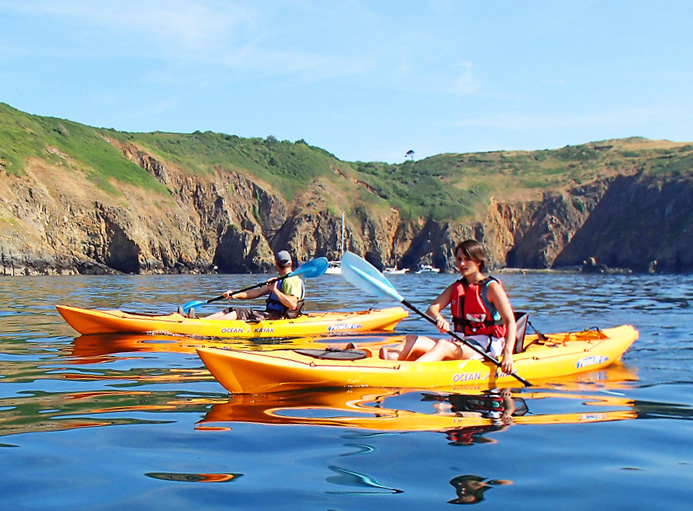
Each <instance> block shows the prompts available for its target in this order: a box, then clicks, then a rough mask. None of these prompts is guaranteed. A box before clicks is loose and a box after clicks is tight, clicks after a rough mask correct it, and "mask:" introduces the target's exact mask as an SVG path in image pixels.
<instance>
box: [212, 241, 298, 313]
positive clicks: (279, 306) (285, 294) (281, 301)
mask: <svg viewBox="0 0 693 511" xmlns="http://www.w3.org/2000/svg"><path fill="white" fill-rule="evenodd" d="M274 262H275V264H276V266H277V270H278V271H279V275H280V276H283V275H287V274H289V273H291V272H292V271H293V264H292V261H291V255H290V254H289V252H287V251H286V250H280V251H279V252H277V253H276V254H275V257H274ZM264 295H268V296H267V301H266V305H265V310H257V309H252V308H250V307H229V308H227V309H224V310H222V311H219V312H216V313H214V314H212V315H210V316H207V318H206V319H242V320H243V321H262V320H263V319H280V318H295V317H297V316H298V315H299V314H300V313H301V308H302V307H303V299H304V296H305V288H304V286H303V281H302V280H301V278H300V277H299V276H298V275H294V276H292V277H287V278H285V279H282V280H279V281H275V282H271V283H270V284H267V285H265V286H262V287H259V288H256V289H251V290H250V291H243V292H240V293H234V292H233V291H231V290H229V291H226V293H224V297H225V298H226V299H227V300H250V299H253V298H258V297H260V296H264Z"/></svg>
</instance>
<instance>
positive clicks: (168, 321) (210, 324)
mask: <svg viewBox="0 0 693 511" xmlns="http://www.w3.org/2000/svg"><path fill="white" fill-rule="evenodd" d="M56 308H57V309H58V312H60V314H61V315H62V317H63V318H64V319H65V321H67V322H68V323H69V324H70V326H72V328H74V329H75V330H77V331H78V332H79V333H81V334H84V335H87V334H108V333H133V334H144V333H146V334H164V335H166V334H168V335H187V336H195V337H212V338H214V337H217V338H254V339H259V338H279V337H303V336H309V335H331V334H332V335H334V334H348V333H359V332H370V331H392V330H393V329H394V328H395V325H397V323H399V322H400V321H401V320H402V319H404V318H406V317H407V316H408V313H407V311H405V310H404V309H403V308H402V307H391V308H387V309H371V310H367V311H358V312H310V313H307V314H303V315H301V316H299V317H298V318H294V319H274V320H265V321H259V322H257V323H246V322H245V321H241V320H218V319H217V320H214V319H205V318H195V319H192V318H187V317H185V316H182V315H180V314H178V313H173V314H167V315H147V314H136V313H132V312H124V311H120V310H116V309H113V310H91V309H80V308H78V307H70V306H68V305H56Z"/></svg>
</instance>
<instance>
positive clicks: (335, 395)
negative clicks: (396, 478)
mask: <svg viewBox="0 0 693 511" xmlns="http://www.w3.org/2000/svg"><path fill="white" fill-rule="evenodd" d="M614 374H615V380H614V385H618V382H620V381H623V380H621V378H622V377H623V376H624V375H623V370H622V369H617V370H616V371H615V373H614ZM627 374H629V375H630V376H632V374H630V373H627ZM604 378H605V374H604V371H600V372H599V374H597V375H596V377H595V380H592V381H588V380H586V379H585V377H583V378H582V379H581V380H573V381H572V382H570V381H567V380H566V381H564V382H561V383H560V384H559V385H558V386H555V387H552V388H546V389H543V390H533V391H529V389H517V390H512V389H493V390H490V391H489V390H471V389H465V391H464V393H461V392H458V391H450V392H431V391H430V390H423V389H414V390H410V389H407V390H406V391H404V390H398V389H385V388H346V389H322V390H321V389H310V390H296V391H288V392H273V393H268V394H234V395H231V396H230V397H229V400H228V401H227V402H224V403H217V404H214V405H212V407H211V408H210V410H209V411H208V412H207V414H206V415H205V417H204V418H203V419H202V420H201V421H200V422H199V423H198V424H197V426H196V428H197V429H224V427H226V428H227V429H230V426H224V424H223V423H229V422H230V423H234V422H248V423H259V424H294V425H308V426H334V427H343V428H358V429H368V430H375V431H401V432H406V431H440V432H443V433H445V434H446V435H447V436H448V438H449V439H450V441H451V442H452V443H456V444H459V445H468V444H469V443H470V442H471V443H473V442H475V441H476V442H483V441H484V440H480V437H481V435H483V434H484V433H487V432H491V431H502V430H504V429H506V428H507V427H508V426H510V425H514V424H518V425H526V424H579V423H588V422H603V421H615V420H626V419H634V418H636V417H637V413H636V412H635V410H634V406H633V402H632V401H631V400H629V399H626V398H624V397H620V396H617V395H612V394H610V393H599V392H597V393H592V394H586V393H585V392H583V391H584V390H585V389H586V388H591V390H592V391H594V390H595V381H601V382H602V383H603V382H604ZM547 399H552V400H553V402H552V403H556V402H557V401H558V400H562V401H561V403H560V404H561V405H562V407H563V408H564V409H565V410H566V411H565V413H546V414H544V413H541V409H542V408H545V406H540V403H541V401H542V400H547ZM555 406H556V405H555V404H553V405H552V406H551V407H550V409H552V410H553V409H555ZM532 408H537V410H532V413H530V409H532ZM574 409H578V410H580V411H578V412H575V411H573V410H574ZM219 423H222V424H219Z"/></svg>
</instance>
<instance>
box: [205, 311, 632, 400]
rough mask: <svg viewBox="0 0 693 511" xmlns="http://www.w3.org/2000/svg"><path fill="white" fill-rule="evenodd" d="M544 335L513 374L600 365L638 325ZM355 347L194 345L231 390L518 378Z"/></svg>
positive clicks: (559, 372) (612, 358) (492, 368)
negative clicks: (322, 350)
mask: <svg viewBox="0 0 693 511" xmlns="http://www.w3.org/2000/svg"><path fill="white" fill-rule="evenodd" d="M546 338H547V340H542V341H540V340H538V339H537V338H536V335H534V336H532V335H528V336H526V344H525V345H526V346H528V347H527V348H526V349H525V351H524V352H522V353H518V354H515V355H514V356H513V360H514V367H515V372H516V374H518V375H520V376H522V377H523V378H525V379H526V380H529V381H530V382H531V381H532V380H535V379H546V378H553V377H557V376H563V375H570V374H575V373H580V372H585V371H594V370H597V369H600V368H603V367H606V366H608V365H610V364H613V363H614V362H616V361H618V360H620V358H621V356H622V355H623V353H625V351H626V350H627V349H628V348H629V347H630V345H631V344H632V343H633V342H635V340H636V339H637V338H638V331H637V330H636V329H635V328H633V327H632V326H630V325H623V326H619V327H616V328H607V329H603V330H586V331H584V332H568V333H557V334H548V335H546ZM533 341H534V342H533ZM318 351H319V350H318ZM358 351H360V352H362V353H361V354H363V355H365V357H363V358H360V359H355V360H344V359H338V360H334V359H323V358H316V356H315V355H319V353H312V354H306V350H275V351H271V352H269V351H265V352H257V351H242V350H233V349H220V348H199V349H198V350H197V352H198V353H199V355H200V358H202V361H203V362H204V364H205V365H206V366H207V368H208V369H209V370H210V372H211V373H212V375H213V376H214V377H215V378H216V379H217V381H219V383H221V384H222V385H223V386H224V387H225V388H226V389H227V390H228V391H229V392H232V393H262V392H276V391H283V390H291V389H298V388H304V387H394V388H436V387H447V388H456V387H462V386H469V385H474V386H480V387H483V388H493V387H495V386H498V385H500V386H507V385H513V384H517V383H518V382H517V380H516V379H515V378H514V377H513V376H511V375H507V374H504V373H502V372H501V371H500V370H499V369H498V368H497V366H496V365H495V364H493V363H491V362H486V361H481V360H448V361H443V362H415V361H414V362H408V361H390V360H382V359H380V358H379V356H378V351H377V349H371V348H368V347H363V348H361V349H359V350H358ZM347 355H348V354H347ZM323 356H325V354H323ZM327 356H331V354H327ZM338 356H342V355H338Z"/></svg>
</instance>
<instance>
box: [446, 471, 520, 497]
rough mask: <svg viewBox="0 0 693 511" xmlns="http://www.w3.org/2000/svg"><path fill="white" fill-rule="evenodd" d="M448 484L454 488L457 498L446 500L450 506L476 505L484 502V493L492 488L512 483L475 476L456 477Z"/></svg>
mask: <svg viewBox="0 0 693 511" xmlns="http://www.w3.org/2000/svg"><path fill="white" fill-rule="evenodd" d="M450 484H451V485H453V486H454V487H455V493H456V494H457V498H455V499H453V500H448V503H450V504H478V503H479V502H481V501H482V500H484V493H486V491H487V490H489V489H491V488H492V487H494V486H506V485H509V484H513V482H512V481H508V480H505V479H491V480H488V481H487V480H486V479H485V478H483V477H481V476H477V475H463V476H457V477H454V478H453V479H451V480H450Z"/></svg>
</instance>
